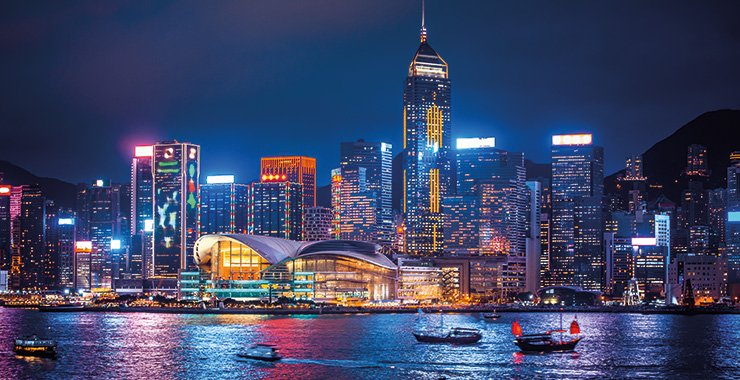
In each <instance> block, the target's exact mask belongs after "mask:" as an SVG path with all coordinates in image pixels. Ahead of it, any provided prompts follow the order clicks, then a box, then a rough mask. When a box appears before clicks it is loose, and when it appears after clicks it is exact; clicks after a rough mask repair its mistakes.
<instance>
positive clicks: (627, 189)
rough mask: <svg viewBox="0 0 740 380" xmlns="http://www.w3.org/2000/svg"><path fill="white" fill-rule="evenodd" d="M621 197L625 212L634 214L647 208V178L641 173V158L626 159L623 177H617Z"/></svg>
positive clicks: (631, 157)
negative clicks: (625, 206)
mask: <svg viewBox="0 0 740 380" xmlns="http://www.w3.org/2000/svg"><path fill="white" fill-rule="evenodd" d="M617 180H618V181H619V188H620V190H621V194H620V195H621V196H622V198H624V199H625V200H626V205H627V210H628V211H629V212H631V213H633V214H634V213H635V212H636V211H637V210H642V211H644V210H645V209H646V208H647V178H646V177H645V176H644V175H643V173H642V156H640V155H634V156H629V157H627V168H626V170H625V174H624V177H619V178H618V179H617Z"/></svg>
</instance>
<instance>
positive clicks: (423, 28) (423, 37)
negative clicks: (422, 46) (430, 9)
mask: <svg viewBox="0 0 740 380" xmlns="http://www.w3.org/2000/svg"><path fill="white" fill-rule="evenodd" d="M426 40H427V28H426V26H424V0H421V42H426Z"/></svg>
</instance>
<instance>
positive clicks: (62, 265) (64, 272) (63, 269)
mask: <svg viewBox="0 0 740 380" xmlns="http://www.w3.org/2000/svg"><path fill="white" fill-rule="evenodd" d="M74 215H75V214H74V212H72V211H71V210H60V211H59V213H58V214H57V217H56V219H55V220H54V221H53V223H55V224H56V231H55V233H54V235H53V238H54V239H53V240H52V242H53V243H54V244H55V245H56V249H57V260H56V261H57V284H58V286H59V287H60V288H62V289H73V288H74V287H75V283H74V278H75V274H74V268H75V263H74V259H75V241H76V238H75V236H76V226H75V217H74Z"/></svg>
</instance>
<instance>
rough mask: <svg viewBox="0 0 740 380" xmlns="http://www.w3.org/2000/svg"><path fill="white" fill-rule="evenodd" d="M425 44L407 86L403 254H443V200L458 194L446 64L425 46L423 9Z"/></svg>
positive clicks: (423, 42)
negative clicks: (455, 192)
mask: <svg viewBox="0 0 740 380" xmlns="http://www.w3.org/2000/svg"><path fill="white" fill-rule="evenodd" d="M421 20H422V22H421V45H419V49H418V50H417V51H416V55H414V59H413V60H412V61H411V65H409V75H408V77H407V78H406V82H405V83H404V87H403V149H404V152H403V181H404V189H403V190H404V192H403V212H404V214H405V218H406V243H405V250H406V252H408V253H411V254H435V253H441V252H442V247H443V236H444V234H443V233H442V200H443V199H444V198H445V197H446V196H448V195H452V194H453V192H454V182H453V174H454V167H453V163H454V157H453V152H452V149H451V144H452V139H451V125H450V92H451V84H450V79H449V77H448V68H447V62H445V61H444V60H443V59H442V57H440V56H439V54H437V52H435V51H434V49H432V47H431V46H429V43H427V30H426V27H425V26H424V8H423V6H422V19H421Z"/></svg>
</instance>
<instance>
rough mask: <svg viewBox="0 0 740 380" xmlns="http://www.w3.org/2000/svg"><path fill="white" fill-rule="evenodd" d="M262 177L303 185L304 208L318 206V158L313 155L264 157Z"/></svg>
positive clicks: (268, 179)
mask: <svg viewBox="0 0 740 380" xmlns="http://www.w3.org/2000/svg"><path fill="white" fill-rule="evenodd" d="M260 174H261V179H262V182H265V181H276V180H277V181H288V182H292V183H300V184H301V185H302V186H303V208H308V207H313V206H316V159H315V158H311V157H303V156H294V157H263V158H262V165H261V170H260Z"/></svg>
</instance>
